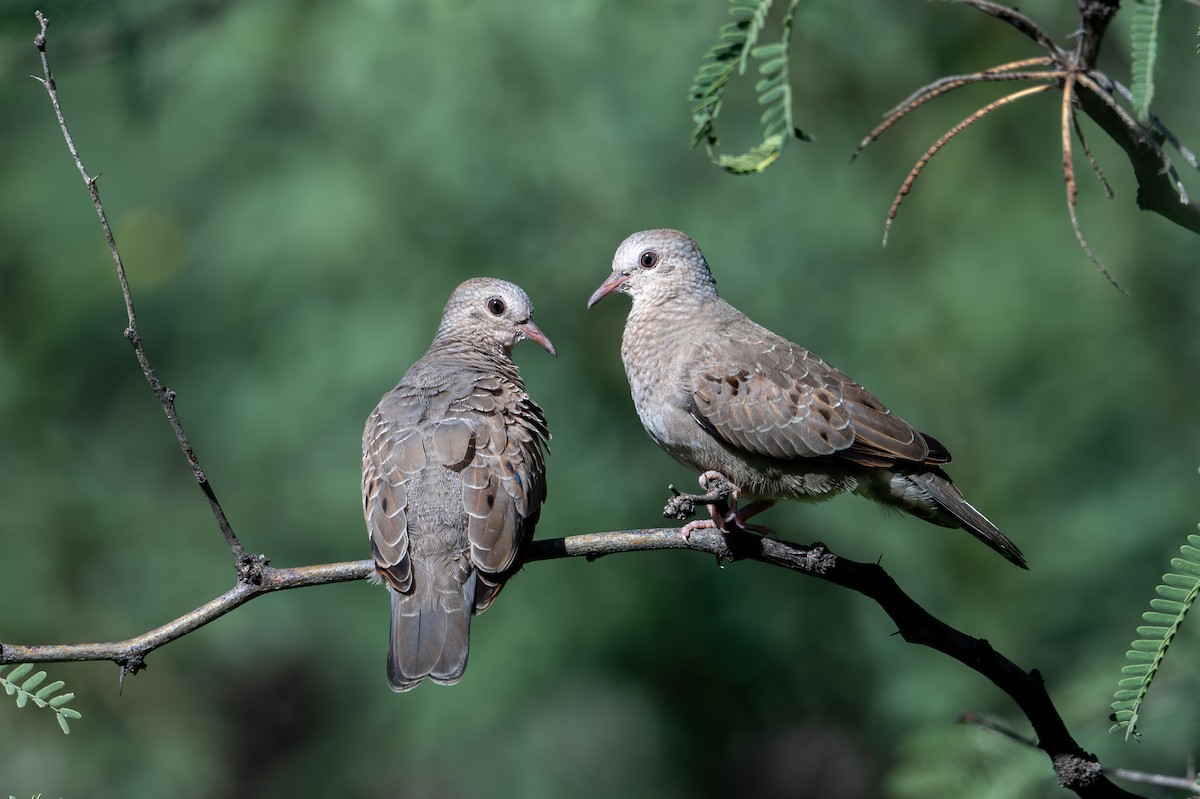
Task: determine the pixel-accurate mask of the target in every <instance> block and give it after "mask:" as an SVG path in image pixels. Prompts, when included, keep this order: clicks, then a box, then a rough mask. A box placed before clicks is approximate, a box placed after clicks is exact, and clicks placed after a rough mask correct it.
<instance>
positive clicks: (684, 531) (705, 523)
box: [679, 519, 721, 543]
mask: <svg viewBox="0 0 1200 799" xmlns="http://www.w3.org/2000/svg"><path fill="white" fill-rule="evenodd" d="M714 529H717V530H719V529H721V528H720V527H719V526H718V525H717V522H716V520H714V519H695V520H693V521H690V522H688V523H687V524H685V525H684V526H683V527H680V528H679V535H680V536H681V537H682V538H683V540H684V541H687V542H689V543H691V540H692V533H694V532H696V531H697V530H714Z"/></svg>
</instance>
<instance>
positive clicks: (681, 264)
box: [587, 228, 717, 308]
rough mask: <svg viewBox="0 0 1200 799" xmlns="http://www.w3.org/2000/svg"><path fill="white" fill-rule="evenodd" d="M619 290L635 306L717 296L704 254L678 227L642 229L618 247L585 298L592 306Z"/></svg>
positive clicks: (588, 304)
mask: <svg viewBox="0 0 1200 799" xmlns="http://www.w3.org/2000/svg"><path fill="white" fill-rule="evenodd" d="M614 291H621V292H624V293H625V294H628V295H629V296H630V297H631V298H633V304H634V306H635V307H636V306H638V305H642V304H647V305H667V304H672V303H675V302H679V301H684V302H695V301H697V300H703V299H705V298H708V297H716V296H717V283H716V281H715V280H713V277H712V274H711V273H710V272H709V271H708V262H707V261H705V260H704V253H702V252H700V248H699V247H698V246H696V242H694V241H692V239H691V237H690V236H688V235H686V234H684V233H680V232H679V231H678V230H667V229H665V228H664V229H659V230H643V231H642V232H640V233H634V234H633V235H632V236H630V237H629V238H627V239H625V241H623V242H621V246H620V247H618V248H617V253H616V255H614V256H613V262H612V274H611V275H609V276H608V279H606V280H605V281H604V282H603V283H601V284H600V288H598V289H596V291H595V292H594V293H593V294H592V296H591V297H589V298H588V303H587V307H588V308H591V307H592V306H593V305H595V304H596V303H598V302H600V300H602V299H604V298H605V297H607V296H608V295H609V294H612V293H613V292H614Z"/></svg>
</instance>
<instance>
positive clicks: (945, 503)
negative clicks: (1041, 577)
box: [905, 469, 1029, 569]
mask: <svg viewBox="0 0 1200 799" xmlns="http://www.w3.org/2000/svg"><path fill="white" fill-rule="evenodd" d="M905 476H906V477H907V478H908V479H910V480H912V481H913V482H914V483H916V484H917V485H918V486H919V487H921V488H923V489H924V490H925V491H927V492H928V493H929V496H930V497H932V498H933V501H934V503H936V505H937V510H940V511H943V512H944V514H949V516H951V517H952V518H951V519H947V518H945V516H944V515H943V514H936V515H934V516H932V517H930V516H926V518H928V519H929V520H930V521H932V522H934V523H935V524H941V525H945V526H950V527H962V528H963V529H964V530H966V531H967V532H969V533H970V534H971V535H973V536H975V537H976V538H978V539H979V540H980V541H982V542H983V543H985V544H987V545H988V546H989V547H991V548H992V549H994V550H996V551H997V552H999V553H1000V554H1001V555H1003V556H1004V557H1005V558H1007V559H1008V560H1009V562H1011V563H1014V564H1016V565H1017V566H1020V567H1021V568H1022V569H1028V568H1029V566H1028V564H1026V563H1025V556H1024V555H1022V554H1021V550H1020V549H1018V548H1017V545H1016V544H1014V543H1013V542H1012V540H1011V539H1010V538H1009V537H1008V536H1006V535H1005V534H1004V533H1002V532H1000V528H999V527H997V526H996V525H994V524H992V522H991V521H990V520H989V519H988V518H987V517H986V516H984V515H983V514H982V513H980V512H979V511H977V510H975V506H973V505H972V504H971V503H970V502H967V500H966V498H965V497H963V495H962V492H961V491H959V490H958V486H956V485H954V482H953V481H952V480H951V479H950V477H949V476H948V475H947V474H946V473H945V472H943V471H942V470H941V469H933V470H930V471H928V472H921V473H918V474H909V475H905ZM911 512H913V513H916V514H917V515H924V514H923V513H922V512H921V510H920V509H916V508H914V509H912V510H911ZM939 517H940V518H939Z"/></svg>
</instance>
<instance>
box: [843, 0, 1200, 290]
mask: <svg viewBox="0 0 1200 799" xmlns="http://www.w3.org/2000/svg"><path fill="white" fill-rule="evenodd" d="M956 1H957V2H959V3H962V4H963V5H969V6H971V7H973V8H975V9H978V10H979V11H982V12H983V13H985V14H988V15H989V16H992V17H995V18H996V19H999V20H1001V21H1003V22H1006V23H1008V24H1009V25H1011V26H1012V27H1013V28H1015V29H1016V30H1017V31H1019V32H1021V33H1022V34H1024V35H1025V36H1027V37H1028V38H1029V39H1031V40H1032V41H1033V42H1034V43H1035V44H1036V45H1037V46H1038V48H1040V49H1041V50H1042V52H1043V54H1044V55H1042V56H1038V57H1033V58H1024V59H1020V60H1017V61H1010V62H1008V63H1005V64H1000V65H998V66H993V67H988V68H986V69H982V70H979V71H978V72H974V73H971V74H967V75H950V76H947V77H943V78H940V79H938V80H936V81H933V82H932V83H929V84H927V85H926V86H923V87H922V88H920V89H918V90H917V91H916V92H914V93H913V94H912V95H910V96H909V97H908V98H907V99H905V100H904V101H903V102H901V103H900V104H899V105H897V106H896V107H894V108H893V109H892V110H890V111H888V112H887V113H886V114H885V115H884V119H883V121H882V122H881V123H880V124H879V125H877V126H876V127H875V129H874V130H872V131H871V132H870V133H868V134H867V135H866V137H864V138H863V140H862V142H861V143H860V144H859V146H858V148H857V149H856V150H855V151H854V154H853V155H852V156H851V160H854V159H855V158H856V157H857V156H858V155H859V153H861V152H862V150H863V148H865V147H866V146H867V145H869V144H871V143H872V142H874V141H875V140H876V139H878V138H879V137H880V136H881V135H883V133H885V132H886V131H888V130H889V129H891V128H892V127H893V126H894V125H895V124H896V123H897V122H899V121H900V120H901V119H903V118H904V117H906V116H908V115H909V114H910V113H912V112H913V111H915V110H916V109H917V108H919V107H920V106H922V105H924V104H925V103H927V102H929V101H930V100H932V99H934V98H936V97H940V96H942V95H944V94H946V93H947V92H950V91H953V90H955V89H958V88H961V87H963V86H967V85H969V84H974V83H985V82H994V81H1032V82H1036V83H1040V84H1041V85H1040V86H1038V87H1036V88H1034V89H1026V90H1023V91H1019V92H1014V93H1012V94H1009V95H1007V96H1005V97H1002V98H1000V99H999V100H996V101H993V102H991V103H988V104H987V105H985V106H983V107H982V108H980V109H979V110H977V111H975V112H974V113H973V114H971V115H970V116H968V117H967V118H966V119H964V120H962V121H961V122H959V123H958V124H956V125H955V126H954V127H952V128H951V129H950V130H949V131H947V132H946V133H945V134H943V135H942V136H941V137H940V138H939V139H938V140H937V141H936V142H934V144H933V145H932V146H930V147H929V149H928V150H927V151H926V152H925V154H924V155H923V156H922V157H921V158H920V160H918V161H917V163H916V165H915V166H914V167H913V168H912V169H911V170H910V172H909V174H908V176H907V177H906V178H905V179H904V182H903V183H902V184H901V186H900V189H899V190H898V191H897V193H896V196H895V198H894V199H893V200H892V205H891V208H890V209H889V210H888V214H887V219H886V221H885V223H884V233H883V243H884V245H885V246H886V245H887V240H888V233H889V231H890V229H891V225H892V222H893V220H894V219H895V218H896V214H897V213H898V212H899V210H900V205H901V203H902V202H903V200H904V198H905V196H907V195H908V194H909V192H910V191H911V190H912V187H913V184H914V183H915V182H916V180H917V178H918V177H920V175H921V173H922V171H923V170H924V169H925V167H926V165H927V164H928V163H929V161H930V160H931V159H932V158H933V157H934V156H935V155H937V153H938V152H940V151H941V149H942V148H943V147H944V146H945V145H946V144H947V143H948V142H949V141H950V140H951V139H953V138H954V137H955V136H957V135H958V134H959V133H961V132H962V131H963V129H965V128H966V127H967V126H969V125H971V124H972V123H974V122H975V121H977V120H978V119H980V118H981V117H982V116H984V115H985V114H987V113H989V112H990V111H992V110H994V109H995V108H997V107H999V106H1001V105H1007V104H1009V103H1012V102H1014V101H1016V100H1019V99H1022V98H1024V97H1027V96H1029V95H1031V94H1035V93H1038V92H1041V91H1044V90H1046V89H1056V90H1058V91H1060V92H1061V94H1062V102H1061V119H1060V123H1059V124H1060V132H1061V147H1062V169H1063V178H1064V181H1065V182H1066V194H1067V215H1068V217H1069V219H1070V222H1071V228H1072V230H1073V231H1074V232H1075V238H1076V239H1077V240H1078V242H1079V246H1080V248H1081V249H1082V250H1083V252H1084V253H1085V254H1086V255H1087V256H1088V258H1089V259H1090V260H1091V261H1092V263H1093V264H1094V265H1095V266H1096V268H1097V269H1098V270H1100V272H1101V273H1102V274H1103V275H1104V276H1105V277H1106V278H1108V280H1109V281H1110V282H1111V283H1112V284H1113V285H1114V286H1116V287H1117V288H1118V289H1120V286H1119V285H1118V284H1117V282H1116V280H1114V279H1113V276H1112V275H1111V274H1110V273H1109V271H1108V269H1107V268H1106V267H1105V266H1104V264H1103V263H1102V262H1101V261H1100V259H1099V258H1097V257H1096V255H1095V254H1094V253H1093V252H1092V249H1091V247H1090V246H1089V245H1088V243H1087V240H1086V238H1085V237H1084V235H1083V229H1082V227H1081V226H1080V224H1079V215H1078V212H1077V210H1076V202H1077V196H1078V191H1077V184H1076V180H1075V163H1074V158H1073V156H1072V152H1071V148H1072V144H1071V141H1072V134H1074V135H1075V138H1077V139H1078V140H1079V143H1080V145H1081V147H1082V148H1083V150H1084V153H1085V154H1086V155H1087V158H1088V162H1089V163H1090V164H1091V166H1092V169H1093V171H1095V172H1096V175H1097V177H1098V178H1099V180H1100V182H1101V184H1102V185H1103V186H1104V190H1105V193H1106V194H1107V195H1108V196H1109V197H1111V196H1112V189H1111V187H1110V186H1109V184H1108V181H1107V179H1106V178H1105V177H1104V174H1103V172H1102V171H1101V170H1100V168H1099V165H1098V164H1097V163H1096V160H1095V158H1094V157H1093V156H1092V153H1091V151H1090V149H1089V148H1088V146H1087V142H1086V141H1085V140H1084V137H1083V131H1082V129H1081V128H1080V126H1079V121H1078V119H1077V117H1076V110H1077V109H1082V110H1083V112H1084V113H1085V114H1087V115H1088V116H1089V117H1091V118H1092V119H1093V120H1094V121H1095V122H1096V123H1097V124H1098V125H1100V127H1101V128H1102V129H1103V130H1104V132H1105V133H1107V134H1108V135H1109V136H1110V137H1111V138H1112V139H1113V141H1115V142H1116V143H1117V144H1118V145H1120V146H1121V148H1122V149H1123V150H1125V153H1126V155H1127V156H1128V157H1129V162H1130V164H1131V165H1132V166H1133V171H1134V176H1135V177H1136V179H1137V183H1138V193H1137V204H1138V207H1139V208H1142V209H1143V210H1147V211H1154V212H1155V213H1157V214H1160V215H1162V216H1164V217H1166V218H1167V219H1169V220H1170V221H1172V222H1174V223H1175V224H1177V225H1179V226H1181V227H1184V228H1186V229H1188V230H1191V231H1193V232H1195V233H1200V205H1197V204H1196V203H1193V202H1192V201H1191V200H1190V199H1189V198H1188V195H1187V192H1186V190H1185V189H1184V187H1183V184H1182V183H1181V182H1180V180H1179V175H1178V174H1177V173H1176V171H1175V168H1174V166H1173V165H1172V163H1171V160H1170V158H1169V157H1168V155H1167V153H1166V150H1165V149H1164V145H1165V144H1168V143H1169V144H1171V145H1172V146H1173V147H1174V148H1175V149H1176V150H1177V151H1178V152H1179V155H1180V156H1181V157H1182V158H1183V160H1184V161H1185V162H1186V163H1187V164H1188V165H1189V166H1191V167H1192V168H1194V169H1195V168H1197V160H1196V157H1195V156H1194V155H1193V154H1192V153H1191V152H1190V151H1189V150H1187V148H1185V147H1183V146H1181V145H1180V143H1179V141H1178V140H1177V139H1176V138H1175V136H1174V135H1173V134H1172V133H1171V132H1170V131H1169V130H1167V128H1166V127H1165V126H1164V125H1163V124H1162V123H1161V122H1160V121H1159V120H1158V119H1157V118H1156V117H1154V116H1153V115H1151V116H1150V118H1149V119H1148V120H1147V121H1146V124H1144V125H1143V124H1142V123H1141V122H1139V121H1138V120H1136V119H1134V118H1133V116H1132V115H1131V114H1130V113H1129V112H1128V111H1127V110H1126V109H1125V108H1124V107H1122V106H1121V105H1120V104H1119V103H1118V102H1117V100H1116V99H1115V98H1114V96H1113V93H1114V92H1116V93H1117V94H1119V95H1121V96H1122V97H1124V98H1125V99H1126V100H1129V91H1128V89H1126V88H1125V87H1124V86H1122V85H1120V84H1119V83H1117V82H1115V81H1112V80H1110V79H1109V78H1108V77H1107V76H1106V75H1104V73H1102V72H1099V71H1098V70H1096V69H1095V62H1096V57H1097V56H1098V54H1099V52H1100V44H1101V42H1102V41H1103V39H1104V33H1105V31H1106V30H1107V29H1108V25H1109V23H1110V22H1111V21H1112V18H1113V15H1115V14H1116V12H1117V8H1118V7H1119V5H1120V0H1077V4H1078V8H1079V29H1078V30H1077V31H1076V32H1075V34H1074V37H1075V45H1074V47H1073V48H1064V47H1060V46H1059V45H1058V44H1056V43H1055V41H1054V39H1053V38H1052V37H1051V36H1050V35H1049V34H1048V33H1046V31H1045V30H1043V29H1042V28H1041V27H1040V26H1039V25H1038V24H1037V23H1036V22H1035V21H1034V20H1033V19H1031V18H1030V17H1028V16H1026V15H1025V14H1023V13H1021V12H1020V11H1018V10H1017V9H1016V8H1012V7H1009V6H1006V5H1002V4H1000V3H995V2H991V0H956ZM1033 66H1038V67H1048V69H1039V70H1027V69H1026V68H1027V67H1033Z"/></svg>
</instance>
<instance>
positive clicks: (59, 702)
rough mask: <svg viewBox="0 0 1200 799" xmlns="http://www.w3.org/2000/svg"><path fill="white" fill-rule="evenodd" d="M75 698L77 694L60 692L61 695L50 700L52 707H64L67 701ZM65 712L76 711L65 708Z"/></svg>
mask: <svg viewBox="0 0 1200 799" xmlns="http://www.w3.org/2000/svg"><path fill="white" fill-rule="evenodd" d="M74 698H75V694H60V695H59V696H56V697H54V698H53V699H51V700H50V707H62V706H63V705H65V704H66V703H67V702H70V701H71V700H72V699H74ZM63 712H64V713H67V712H70V713H74V712H75V711H74V710H70V711H67V710H64V711H63ZM72 718H77V717H76V716H73V717H72Z"/></svg>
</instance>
